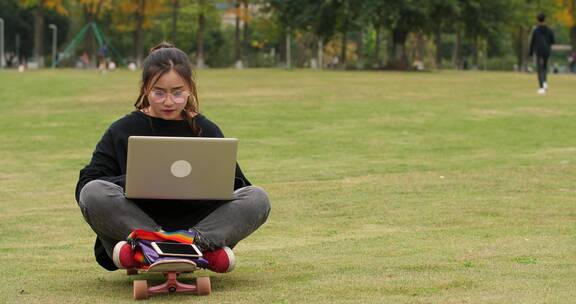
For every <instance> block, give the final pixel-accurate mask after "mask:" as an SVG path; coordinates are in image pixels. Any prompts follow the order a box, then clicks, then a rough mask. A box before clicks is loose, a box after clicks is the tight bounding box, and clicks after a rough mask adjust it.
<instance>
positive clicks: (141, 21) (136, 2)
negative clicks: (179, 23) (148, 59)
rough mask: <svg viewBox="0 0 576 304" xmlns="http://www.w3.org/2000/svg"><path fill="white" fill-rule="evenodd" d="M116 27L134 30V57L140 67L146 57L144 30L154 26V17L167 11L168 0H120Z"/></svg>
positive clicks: (129, 30)
mask: <svg viewBox="0 0 576 304" xmlns="http://www.w3.org/2000/svg"><path fill="white" fill-rule="evenodd" d="M118 1H119V5H118V10H116V11H115V12H116V16H115V17H116V18H115V22H116V29H117V30H118V31H120V32H132V33H133V35H134V36H133V37H134V57H135V59H136V65H137V66H138V67H140V66H141V65H142V61H143V59H144V30H145V29H150V28H152V18H153V17H154V16H157V15H159V14H161V13H162V12H164V11H166V6H165V5H166V0H155V1H147V0H118Z"/></svg>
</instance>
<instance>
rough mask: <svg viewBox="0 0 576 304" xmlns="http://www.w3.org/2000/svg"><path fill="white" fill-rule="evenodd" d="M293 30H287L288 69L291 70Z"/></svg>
mask: <svg viewBox="0 0 576 304" xmlns="http://www.w3.org/2000/svg"><path fill="white" fill-rule="evenodd" d="M290 34H291V29H290V27H288V28H287V29H286V68H287V69H289V68H290V65H291V61H292V60H291V59H292V52H291V50H292V41H291V37H290Z"/></svg>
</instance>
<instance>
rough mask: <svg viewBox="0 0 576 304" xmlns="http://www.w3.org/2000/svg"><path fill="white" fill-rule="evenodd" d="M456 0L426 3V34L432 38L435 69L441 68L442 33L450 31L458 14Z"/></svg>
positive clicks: (439, 0) (435, 0)
mask: <svg viewBox="0 0 576 304" xmlns="http://www.w3.org/2000/svg"><path fill="white" fill-rule="evenodd" d="M459 4H460V2H459V1H458V0H429V1H427V2H426V5H427V7H426V11H427V15H428V16H430V17H429V18H428V22H429V25H430V26H429V27H428V28H429V30H427V33H429V34H432V35H433V37H434V45H435V46H436V56H435V58H434V63H435V65H436V67H437V68H441V67H442V57H443V56H442V55H443V54H442V33H443V32H446V31H449V30H452V29H453V28H454V25H455V23H456V19H459V18H458V16H460V15H461V13H460V5H459Z"/></svg>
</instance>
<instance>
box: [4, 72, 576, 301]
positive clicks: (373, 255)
mask: <svg viewBox="0 0 576 304" xmlns="http://www.w3.org/2000/svg"><path fill="white" fill-rule="evenodd" d="M196 76H197V81H198V87H199V97H200V103H201V106H200V107H201V111H202V112H203V113H204V114H205V115H206V116H208V117H209V118H210V119H211V120H213V121H215V122H216V123H218V124H219V125H220V127H221V128H222V130H223V131H224V133H225V134H226V135H227V136H229V137H237V138H239V139H240V146H239V163H240V165H241V167H242V169H243V171H244V172H245V174H246V175H247V176H248V178H249V179H250V180H251V181H252V183H254V184H257V185H260V186H262V187H263V188H265V189H266V190H267V191H268V193H269V195H270V198H271V201H272V213H271V216H270V218H269V221H268V222H267V223H266V224H265V225H264V226H263V227H262V228H261V229H260V230H258V231H257V232H256V233H255V234H253V235H252V236H251V237H249V238H248V239H246V240H244V241H243V242H241V243H240V244H239V245H238V246H237V247H236V250H235V251H236V254H237V258H238V263H239V264H238V265H237V269H236V270H235V271H234V272H232V273H229V274H214V273H210V272H204V271H203V272H201V274H206V275H210V276H211V279H212V288H213V293H212V295H210V296H209V297H196V296H181V295H175V296H161V297H157V298H152V299H150V300H149V301H150V302H152V303H176V302H181V301H187V302H195V303H573V302H574V299H575V298H576V288H574V287H575V283H574V282H575V281H576V204H575V200H574V194H575V192H576V191H575V187H574V176H575V171H576V136H575V135H576V102H575V101H576V86H575V83H576V76H572V75H552V76H550V91H549V93H548V94H547V95H545V96H540V95H537V94H536V89H537V82H536V76H535V75H534V74H519V73H495V72H448V71H446V72H426V73H416V72H412V73H400V72H343V71H337V72H329V71H324V72H321V71H306V70H291V71H283V70H243V71H236V70H202V71H198V72H197V75H196ZM138 77H139V75H138V74H137V73H133V72H129V71H117V72H113V73H108V74H105V75H102V74H98V73H96V72H93V71H77V70H58V71H54V70H43V71H29V72H26V73H23V74H19V73H17V72H15V71H2V72H0V106H1V108H2V110H1V111H0V276H1V277H2V284H0V302H2V303H65V302H68V303H132V302H133V300H132V289H131V286H132V280H133V279H134V277H128V276H126V274H125V272H122V271H117V272H107V271H106V270H104V269H102V268H100V267H99V266H98V265H97V264H96V263H95V261H94V258H93V251H92V246H93V241H94V233H93V232H92V231H91V230H90V228H89V227H88V225H87V224H86V223H85V222H84V221H83V219H82V216H81V214H80V211H79V209H78V207H77V205H76V202H75V200H74V187H75V185H76V181H77V178H78V172H79V170H80V169H81V168H82V167H83V166H84V165H85V164H86V163H87V162H88V161H89V159H90V157H91V153H92V150H93V149H94V146H95V144H96V142H97V141H98V139H99V138H100V136H101V135H102V133H103V132H104V130H105V129H106V128H107V127H108V126H109V125H110V124H111V123H112V122H113V121H115V120H116V119H118V118H119V117H121V116H123V115H124V114H125V113H128V112H130V111H131V110H132V107H133V103H134V101H135V98H136V96H137V91H138V81H139V78H138ZM194 275H195V274H194ZM194 275H189V277H191V278H192V277H193V276H194ZM142 277H144V278H148V279H152V280H154V279H155V278H156V279H157V278H158V277H157V276H153V275H144V276H142ZM188 297H189V298H188Z"/></svg>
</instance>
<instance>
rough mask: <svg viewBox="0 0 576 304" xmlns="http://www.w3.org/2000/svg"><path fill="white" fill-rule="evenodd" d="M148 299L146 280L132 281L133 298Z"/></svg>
mask: <svg viewBox="0 0 576 304" xmlns="http://www.w3.org/2000/svg"><path fill="white" fill-rule="evenodd" d="M144 299H148V282H146V281H145V280H135V281H134V300H144Z"/></svg>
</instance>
